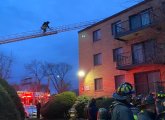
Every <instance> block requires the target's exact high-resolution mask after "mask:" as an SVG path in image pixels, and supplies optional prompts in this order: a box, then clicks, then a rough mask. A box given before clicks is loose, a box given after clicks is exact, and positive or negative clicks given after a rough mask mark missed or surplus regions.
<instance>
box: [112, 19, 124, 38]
mask: <svg viewBox="0 0 165 120" xmlns="http://www.w3.org/2000/svg"><path fill="white" fill-rule="evenodd" d="M111 27H112V35H115V34H118V33H120V32H122V26H121V20H119V21H117V22H114V23H112V25H111Z"/></svg>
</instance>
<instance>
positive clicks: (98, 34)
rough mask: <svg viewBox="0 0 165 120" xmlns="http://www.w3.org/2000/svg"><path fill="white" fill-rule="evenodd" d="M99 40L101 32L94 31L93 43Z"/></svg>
mask: <svg viewBox="0 0 165 120" xmlns="http://www.w3.org/2000/svg"><path fill="white" fill-rule="evenodd" d="M98 40H101V30H100V29H99V30H96V31H94V32H93V41H94V42H95V41H98Z"/></svg>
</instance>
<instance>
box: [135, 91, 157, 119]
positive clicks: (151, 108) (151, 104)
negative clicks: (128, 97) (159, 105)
mask: <svg viewBox="0 0 165 120" xmlns="http://www.w3.org/2000/svg"><path fill="white" fill-rule="evenodd" d="M155 118H156V111H155V100H154V97H153V95H151V94H149V95H147V96H146V97H145V98H144V99H143V100H142V105H141V111H140V113H138V120H155Z"/></svg>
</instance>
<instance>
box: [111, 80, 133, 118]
mask: <svg viewBox="0 0 165 120" xmlns="http://www.w3.org/2000/svg"><path fill="white" fill-rule="evenodd" d="M133 93H134V90H133V87H132V85H131V84H130V83H128V82H125V83H122V84H121V85H120V86H119V87H118V89H117V91H116V93H114V94H113V98H114V99H115V101H114V102H113V105H112V106H111V115H112V116H111V120H134V116H133V112H132V111H131V109H130V108H131V104H130V101H131V98H132V94H133Z"/></svg>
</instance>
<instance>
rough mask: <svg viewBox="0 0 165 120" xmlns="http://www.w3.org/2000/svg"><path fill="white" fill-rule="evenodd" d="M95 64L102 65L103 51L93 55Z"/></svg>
mask: <svg viewBox="0 0 165 120" xmlns="http://www.w3.org/2000/svg"><path fill="white" fill-rule="evenodd" d="M99 56H100V57H99ZM99 61H100V62H99ZM93 65H94V66H97V65H102V53H97V54H94V55H93Z"/></svg>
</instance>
